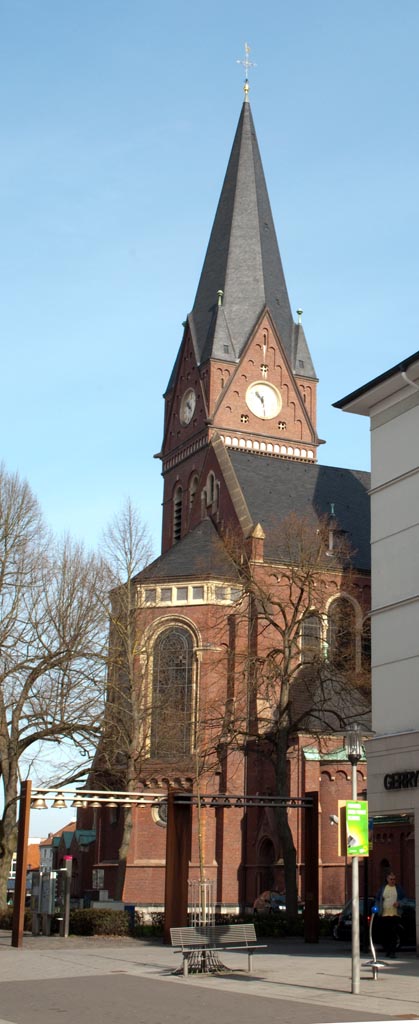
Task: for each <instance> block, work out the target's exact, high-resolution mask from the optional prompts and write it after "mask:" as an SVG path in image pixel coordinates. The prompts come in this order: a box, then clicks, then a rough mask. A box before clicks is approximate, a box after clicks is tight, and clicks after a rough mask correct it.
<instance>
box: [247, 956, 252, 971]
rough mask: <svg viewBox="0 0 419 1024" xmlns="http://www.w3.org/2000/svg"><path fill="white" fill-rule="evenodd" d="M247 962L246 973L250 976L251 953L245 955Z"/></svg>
mask: <svg viewBox="0 0 419 1024" xmlns="http://www.w3.org/2000/svg"><path fill="white" fill-rule="evenodd" d="M247 960H248V963H247V970H248V973H249V974H250V971H251V970H252V954H251V953H248V954H247Z"/></svg>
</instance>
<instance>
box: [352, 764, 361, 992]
mask: <svg viewBox="0 0 419 1024" xmlns="http://www.w3.org/2000/svg"><path fill="white" fill-rule="evenodd" d="M356 764H357V763H356V761H355V760H353V761H352V800H357V799H358V780H357V771H356ZM359 974H360V955H359V858H358V857H352V988H351V991H352V992H353V994H354V995H359Z"/></svg>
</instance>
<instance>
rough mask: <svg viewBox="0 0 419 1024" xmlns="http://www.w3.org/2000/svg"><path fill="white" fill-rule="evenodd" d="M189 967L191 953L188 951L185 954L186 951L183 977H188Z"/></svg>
mask: <svg viewBox="0 0 419 1024" xmlns="http://www.w3.org/2000/svg"><path fill="white" fill-rule="evenodd" d="M188 968H189V954H188V953H186V955H185V953H184V954H183V977H184V978H187V977H188V973H189V971H188Z"/></svg>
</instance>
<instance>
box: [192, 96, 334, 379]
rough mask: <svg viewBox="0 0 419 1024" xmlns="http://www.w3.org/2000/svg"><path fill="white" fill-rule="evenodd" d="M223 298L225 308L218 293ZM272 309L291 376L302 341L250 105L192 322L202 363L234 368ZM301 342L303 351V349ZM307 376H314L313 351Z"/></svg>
mask: <svg viewBox="0 0 419 1024" xmlns="http://www.w3.org/2000/svg"><path fill="white" fill-rule="evenodd" d="M220 292H222V295H223V299H222V305H220V304H219V299H218V297H219V294H220ZM265 307H268V309H269V312H270V314H271V316H272V318H273V321H274V323H275V326H276V328H277V331H278V334H279V337H280V339H281V343H282V345H283V347H284V349H285V352H286V354H287V357H288V359H289V361H290V363H291V367H292V369H293V370H296V371H297V373H298V367H297V366H296V357H297V347H298V348H299V349H300V351H301V343H302V338H301V337H300V338H299V339H298V334H299V332H298V331H297V325H296V324H294V321H293V317H292V313H291V307H290V302H289V298H288V292H287V286H286V283H285V277H284V272H283V269H282V263H281V257H280V254H279V248H278V242H277V239H276V233H275V227H274V223H273V218H272V212H271V207H270V202H269V196H268V191H267V188H266V182H265V176H264V173H263V167H262V161H261V158H260V153H259V147H258V143H257V138H256V132H255V128H254V123H253V118H252V112H251V109H250V103H249V102H248V100H247V99H246V100H245V102H244V103H243V107H242V111H241V114H240V118H239V123H238V126H237V131H236V135H235V138H234V142H233V148H232V151H231V155H230V160H229V163H228V167H227V172H226V176H225V179H224V184H223V187H222V190H221V196H220V200H219V203H218V208H217V212H216V215H215V220H214V224H213V228H212V232H211V237H210V240H209V244H208V249H207V253H206V256H205V261H204V265H203V268H202V273H201V278H200V281H199V285H198V290H197V293H196V297H195V302H194V306H193V310H192V313H191V314H190V317H189V323H190V328H191V333H192V337H193V340H194V345H195V350H196V355H197V359H198V363H202V362H205V361H206V360H207V359H210V358H215V359H222V360H225V361H229V360H231V361H232V362H235V361H237V359H238V358H239V357H240V355H241V352H242V351H243V348H244V346H245V345H246V342H247V340H248V338H249V336H250V334H251V332H252V330H253V328H254V327H255V325H256V322H257V320H258V319H259V317H260V315H261V313H262V311H263V309H264V308H265ZM298 340H299V342H300V344H299V345H298V344H297V343H298ZM304 355H305V359H304V364H305V365H304V369H303V370H302V371H301V370H300V372H302V374H303V376H305V377H315V376H316V374H315V370H314V367H313V364H312V362H311V358H310V357H309V353H308V348H307V350H306V352H305V353H304Z"/></svg>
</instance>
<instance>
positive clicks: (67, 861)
mask: <svg viewBox="0 0 419 1024" xmlns="http://www.w3.org/2000/svg"><path fill="white" fill-rule="evenodd" d="M62 871H63V880H64V898H63V921H62V935H63V938H64V939H68V933H69V931H70V896H71V875H72V871H73V858H72V857H64V868H63V869H62Z"/></svg>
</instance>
